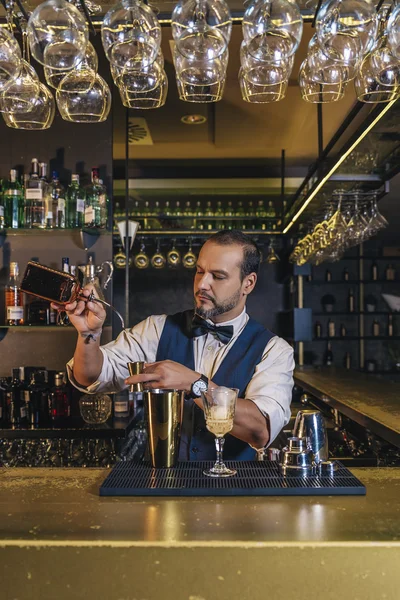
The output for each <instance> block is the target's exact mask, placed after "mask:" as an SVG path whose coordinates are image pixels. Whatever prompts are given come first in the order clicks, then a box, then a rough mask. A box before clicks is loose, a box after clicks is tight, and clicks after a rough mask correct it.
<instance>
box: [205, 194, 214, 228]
mask: <svg viewBox="0 0 400 600" xmlns="http://www.w3.org/2000/svg"><path fill="white" fill-rule="evenodd" d="M204 216H205V217H207V221H206V229H208V230H210V229H213V228H214V221H213V220H212V218H210V217H213V216H214V211H213V207H212V204H211V201H210V200H208V201H207V204H206V209H205V211H204Z"/></svg>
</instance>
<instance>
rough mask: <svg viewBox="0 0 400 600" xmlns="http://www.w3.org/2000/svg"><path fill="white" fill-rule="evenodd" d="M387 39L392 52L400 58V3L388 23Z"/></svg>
mask: <svg viewBox="0 0 400 600" xmlns="http://www.w3.org/2000/svg"><path fill="white" fill-rule="evenodd" d="M387 39H388V45H389V48H390V52H391V53H392V54H393V56H395V57H396V58H397V59H398V60H400V4H397V6H395V8H394V9H393V12H392V13H391V15H390V17H389V20H388V23H387Z"/></svg>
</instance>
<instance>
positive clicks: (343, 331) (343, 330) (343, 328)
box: [340, 323, 347, 337]
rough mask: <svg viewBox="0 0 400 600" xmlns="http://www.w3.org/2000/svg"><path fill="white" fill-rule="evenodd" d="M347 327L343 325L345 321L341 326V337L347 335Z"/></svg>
mask: <svg viewBox="0 0 400 600" xmlns="http://www.w3.org/2000/svg"><path fill="white" fill-rule="evenodd" d="M346 333H347V331H346V327H345V326H344V325H343V323H342V324H341V326H340V337H346Z"/></svg>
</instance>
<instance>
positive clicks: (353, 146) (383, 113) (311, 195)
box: [283, 98, 397, 234]
mask: <svg viewBox="0 0 400 600" xmlns="http://www.w3.org/2000/svg"><path fill="white" fill-rule="evenodd" d="M396 102H397V98H396V99H395V100H392V101H391V102H389V103H388V104H387V106H385V108H384V109H383V110H382V112H380V113H379V115H378V116H377V117H376V118H375V119H374V120H373V121H372V123H370V124H369V125H368V127H367V128H366V129H364V131H363V132H362V133H361V135H360V136H359V137H358V138H357V139H356V141H355V142H354V143H353V144H352V145H351V146H350V148H348V149H347V150H346V152H345V153H344V154H342V156H341V157H340V158H339V160H338V161H337V162H336V163H335V164H334V165H333V167H332V169H331V170H330V171H329V173H327V174H326V175H325V176H324V177H323V178H322V179H321V181H320V182H319V184H318V185H317V187H316V188H315V189H314V190H313V191H312V192H311V194H310V195H309V197H308V198H307V200H306V201H305V202H304V204H303V206H302V207H301V208H300V209H299V210H298V211H297V213H296V214H295V215H294V217H293V219H292V220H291V221H290V223H289V224H288V225H287V226H286V227H285V229H284V230H283V233H284V234H285V233H287V232H288V231H289V229H290V228H291V227H292V225H293V224H294V223H295V221H297V219H298V218H299V216H300V215H301V214H302V212H304V211H305V209H306V208H307V206H308V205H309V204H310V202H311V201H312V200H313V198H315V196H316V195H317V194H318V192H319V191H320V189H321V188H322V186H323V185H324V184H325V183H326V182H327V181H328V179H329V178H330V177H331V176H332V175H333V174H334V172H335V171H336V170H337V169H338V168H339V167H340V165H341V164H342V162H344V161H345V160H346V158H347V157H348V156H349V154H351V153H352V152H353V150H354V148H356V147H357V146H358V144H359V143H360V142H361V141H362V140H363V139H364V138H365V136H366V135H367V134H368V133H369V132H370V131H371V129H373V127H375V125H376V124H377V123H378V121H379V120H380V119H381V118H382V117H383V115H385V114H386V113H387V112H388V110H390V108H391V107H392V106H393V104H395V103H396Z"/></svg>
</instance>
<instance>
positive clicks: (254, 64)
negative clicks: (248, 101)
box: [240, 40, 294, 85]
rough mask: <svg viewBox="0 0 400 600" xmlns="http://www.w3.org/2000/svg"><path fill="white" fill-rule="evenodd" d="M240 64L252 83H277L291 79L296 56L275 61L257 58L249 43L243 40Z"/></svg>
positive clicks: (245, 75)
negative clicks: (251, 52)
mask: <svg viewBox="0 0 400 600" xmlns="http://www.w3.org/2000/svg"><path fill="white" fill-rule="evenodd" d="M240 64H241V66H242V73H243V76H244V77H245V78H246V79H248V80H249V81H250V82H251V83H255V84H258V85H276V84H279V83H284V82H285V81H287V80H288V79H289V77H290V74H291V72H292V68H293V64H294V56H291V57H290V58H288V59H287V60H279V61H273V62H266V61H261V60H257V59H255V58H254V57H253V56H252V55H251V54H249V52H248V47H247V43H246V42H245V41H244V40H243V42H242V44H241V46H240Z"/></svg>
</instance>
